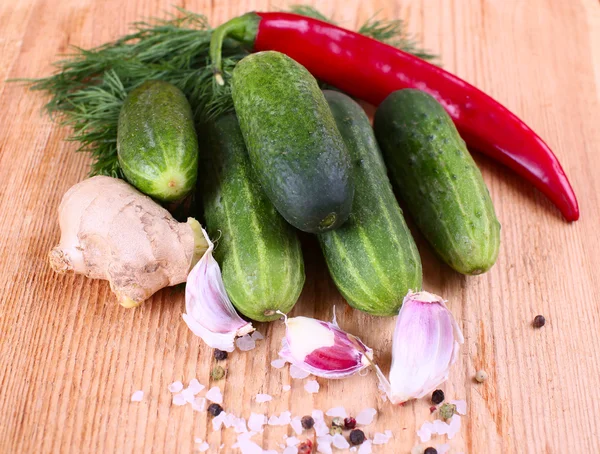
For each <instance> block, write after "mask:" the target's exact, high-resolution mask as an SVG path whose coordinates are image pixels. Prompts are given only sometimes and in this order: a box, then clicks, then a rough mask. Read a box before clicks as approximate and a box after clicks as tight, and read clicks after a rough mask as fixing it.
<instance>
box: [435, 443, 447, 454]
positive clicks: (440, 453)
mask: <svg viewBox="0 0 600 454" xmlns="http://www.w3.org/2000/svg"><path fill="white" fill-rule="evenodd" d="M435 450H436V451H437V452H438V454H446V453H447V452H448V451H450V445H449V444H448V443H444V444H443V445H437V446H436V447H435Z"/></svg>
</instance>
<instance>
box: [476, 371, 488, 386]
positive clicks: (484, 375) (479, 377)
mask: <svg viewBox="0 0 600 454" xmlns="http://www.w3.org/2000/svg"><path fill="white" fill-rule="evenodd" d="M487 379H488V374H487V372H486V371H484V370H483V369H482V370H478V371H477V373H476V374H475V380H477V381H478V382H479V383H483V382H484V381H486V380H487Z"/></svg>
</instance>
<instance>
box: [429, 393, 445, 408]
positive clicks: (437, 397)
mask: <svg viewBox="0 0 600 454" xmlns="http://www.w3.org/2000/svg"><path fill="white" fill-rule="evenodd" d="M443 401H444V391H442V390H441V389H436V390H435V391H434V392H433V394H432V395H431V402H432V403H433V404H434V405H437V404H441V403H442V402H443Z"/></svg>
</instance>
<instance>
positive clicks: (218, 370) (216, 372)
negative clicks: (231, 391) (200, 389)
mask: <svg viewBox="0 0 600 454" xmlns="http://www.w3.org/2000/svg"><path fill="white" fill-rule="evenodd" d="M224 376H225V369H223V368H222V367H221V366H215V367H214V369H213V370H212V371H211V373H210V377H211V378H212V379H213V380H221V379H222V378H223V377H224Z"/></svg>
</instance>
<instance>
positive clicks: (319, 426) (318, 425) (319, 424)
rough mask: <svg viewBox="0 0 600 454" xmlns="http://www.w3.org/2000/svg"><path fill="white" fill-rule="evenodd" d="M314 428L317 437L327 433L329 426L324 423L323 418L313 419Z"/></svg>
mask: <svg viewBox="0 0 600 454" xmlns="http://www.w3.org/2000/svg"><path fill="white" fill-rule="evenodd" d="M313 419H314V418H313ZM314 428H315V433H316V434H317V436H318V437H323V436H325V435H327V434H328V433H329V426H328V425H327V424H326V423H325V420H323V419H315V425H314Z"/></svg>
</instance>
